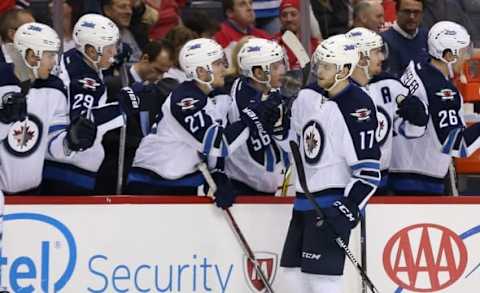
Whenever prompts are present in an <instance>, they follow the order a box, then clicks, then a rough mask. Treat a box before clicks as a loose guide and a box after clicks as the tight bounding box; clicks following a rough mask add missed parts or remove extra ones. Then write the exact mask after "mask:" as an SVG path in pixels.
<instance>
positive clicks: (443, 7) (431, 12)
mask: <svg viewBox="0 0 480 293" xmlns="http://www.w3.org/2000/svg"><path fill="white" fill-rule="evenodd" d="M442 20H448V21H453V22H456V23H458V24H460V25H461V26H463V27H464V28H466V29H467V31H468V33H469V34H470V36H471V38H472V40H478V39H479V31H478V29H477V27H476V26H475V25H474V24H473V22H472V20H471V19H470V17H469V16H468V15H467V13H466V11H465V10H464V8H463V6H462V2H461V0H425V7H424V9H423V18H422V25H423V26H424V27H425V28H426V29H430V28H431V27H432V26H433V25H434V24H435V23H437V22H439V21H442Z"/></svg>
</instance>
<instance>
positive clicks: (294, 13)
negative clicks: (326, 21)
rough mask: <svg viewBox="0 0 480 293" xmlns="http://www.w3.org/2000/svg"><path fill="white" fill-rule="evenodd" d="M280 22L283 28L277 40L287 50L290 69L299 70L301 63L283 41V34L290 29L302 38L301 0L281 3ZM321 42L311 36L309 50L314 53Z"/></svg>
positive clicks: (284, 0)
mask: <svg viewBox="0 0 480 293" xmlns="http://www.w3.org/2000/svg"><path fill="white" fill-rule="evenodd" d="M280 23H281V30H280V32H279V33H277V34H276V35H275V38H276V40H277V42H278V43H279V44H280V45H282V46H283V47H284V48H285V50H286V52H287V58H288V63H289V67H290V70H299V69H301V68H300V64H299V63H298V60H297V57H296V56H295V54H293V52H292V50H290V48H288V47H287V46H286V45H285V44H283V42H282V35H283V33H284V32H285V31H287V30H289V31H291V32H292V33H294V34H295V35H296V36H297V37H298V39H299V40H301V39H302V32H301V22H300V1H299V0H282V2H281V3H280ZM318 44H319V40H318V39H317V38H313V37H312V38H310V47H309V48H308V50H307V52H310V53H313V51H315V49H316V48H317V46H318Z"/></svg>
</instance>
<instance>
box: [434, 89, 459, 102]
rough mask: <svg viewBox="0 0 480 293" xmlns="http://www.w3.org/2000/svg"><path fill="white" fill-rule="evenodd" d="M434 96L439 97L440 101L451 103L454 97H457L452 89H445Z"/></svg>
mask: <svg viewBox="0 0 480 293" xmlns="http://www.w3.org/2000/svg"><path fill="white" fill-rule="evenodd" d="M435 95H436V96H439V97H441V98H442V101H451V100H453V99H454V98H455V96H456V95H457V92H455V91H454V90H452V89H449V88H445V89H442V90H440V91H438V92H436V93H435Z"/></svg>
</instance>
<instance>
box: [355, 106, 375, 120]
mask: <svg viewBox="0 0 480 293" xmlns="http://www.w3.org/2000/svg"><path fill="white" fill-rule="evenodd" d="M371 113H372V111H371V110H369V109H367V108H362V109H358V110H357V111H355V112H353V113H350V115H351V116H352V117H354V118H355V119H357V120H358V121H366V120H369V119H370V114H371Z"/></svg>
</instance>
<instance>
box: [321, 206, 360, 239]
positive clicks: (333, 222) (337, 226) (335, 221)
mask: <svg viewBox="0 0 480 293" xmlns="http://www.w3.org/2000/svg"><path fill="white" fill-rule="evenodd" d="M323 211H324V213H325V217H326V221H327V223H328V225H330V227H331V228H332V229H333V231H334V232H335V233H336V234H337V235H339V236H342V235H345V234H347V233H348V232H349V231H350V230H352V229H353V228H355V226H357V224H358V220H359V217H360V212H359V210H358V207H357V205H356V204H355V203H354V202H352V201H351V200H349V199H348V198H342V199H340V200H337V201H335V202H334V203H333V204H332V206H331V207H329V208H326V209H324V210H323Z"/></svg>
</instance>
